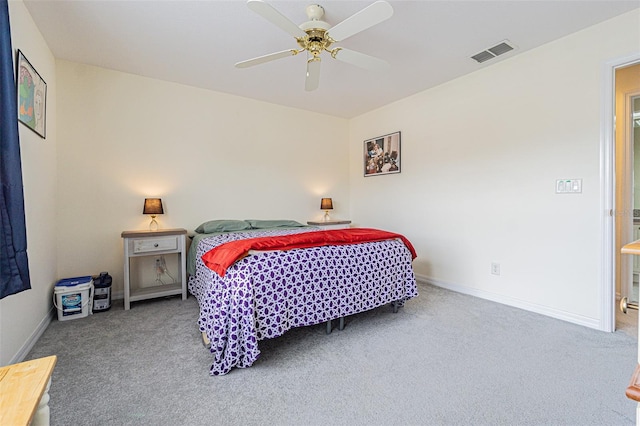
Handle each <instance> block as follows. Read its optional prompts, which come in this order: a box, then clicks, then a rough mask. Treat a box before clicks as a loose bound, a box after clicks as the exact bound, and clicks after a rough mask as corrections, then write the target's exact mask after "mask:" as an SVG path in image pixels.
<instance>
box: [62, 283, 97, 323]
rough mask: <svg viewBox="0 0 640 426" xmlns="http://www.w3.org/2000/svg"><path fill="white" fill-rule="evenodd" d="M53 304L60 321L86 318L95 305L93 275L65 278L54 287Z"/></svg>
mask: <svg viewBox="0 0 640 426" xmlns="http://www.w3.org/2000/svg"><path fill="white" fill-rule="evenodd" d="M53 304H54V306H55V307H56V309H57V310H58V321H67V320H70V319H76V318H84V317H86V316H87V315H89V314H90V313H92V312H91V308H92V307H93V279H92V278H91V276H86V277H75V278H64V279H61V280H60V281H58V282H57V283H56V286H55V287H54V289H53Z"/></svg>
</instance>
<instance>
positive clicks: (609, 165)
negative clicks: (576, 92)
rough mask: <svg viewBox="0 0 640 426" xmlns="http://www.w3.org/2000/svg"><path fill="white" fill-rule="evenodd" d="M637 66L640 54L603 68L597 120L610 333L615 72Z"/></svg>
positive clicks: (604, 299) (603, 325)
mask: <svg viewBox="0 0 640 426" xmlns="http://www.w3.org/2000/svg"><path fill="white" fill-rule="evenodd" d="M637 63H640V53H636V54H634V55H630V56H627V57H624V58H618V59H614V60H612V61H609V62H607V63H605V64H604V65H603V69H602V75H603V77H602V89H601V93H602V97H601V99H602V100H601V107H600V111H601V113H600V114H601V115H600V116H601V118H600V190H601V194H602V198H601V200H600V207H601V209H600V214H601V236H602V237H601V238H602V241H601V249H600V251H601V259H602V263H601V271H600V283H601V285H600V294H599V299H600V329H601V330H602V331H607V332H613V331H615V326H616V315H615V309H616V307H615V305H616V303H615V302H616V295H615V292H616V285H615V284H616V283H615V273H616V270H615V254H616V253H615V251H616V248H615V246H616V244H615V243H616V241H615V225H616V223H615V220H616V215H615V184H616V178H615V172H616V170H615V119H614V113H615V101H616V94H615V72H616V70H617V69H618V68H623V67H626V66H629V65H634V64H637Z"/></svg>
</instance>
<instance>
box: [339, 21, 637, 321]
mask: <svg viewBox="0 0 640 426" xmlns="http://www.w3.org/2000/svg"><path fill="white" fill-rule="evenodd" d="M638 20H639V13H638V11H635V12H632V13H628V14H626V15H622V16H620V17H618V18H616V19H613V20H610V21H607V22H605V23H602V24H600V25H597V26H594V27H591V28H588V29H586V30H584V31H581V32H578V33H575V34H573V35H570V36H568V37H565V38H563V39H560V40H557V41H554V42H552V43H549V44H546V45H544V46H542V47H540V48H537V49H535V50H532V51H529V52H525V53H522V54H520V55H517V56H515V57H513V58H510V59H507V60H504V61H503V62H500V63H497V64H495V65H492V66H490V67H487V68H485V69H483V70H480V71H478V72H476V73H474V74H471V75H468V76H465V77H462V78H459V79H457V80H454V81H451V82H449V83H447V84H443V85H441V86H439V87H436V88H433V89H431V90H427V91H425V92H422V93H419V94H417V95H415V96H412V97H409V98H406V99H403V100H401V101H399V102H396V103H393V104H390V105H388V106H385V107H383V108H380V109H379V110H376V111H373V112H371V113H368V114H364V115H362V116H360V117H357V118H355V119H353V120H351V122H350V139H351V144H350V147H351V160H352V161H351V168H350V178H351V180H350V186H349V188H350V191H351V197H350V198H351V213H352V217H353V218H354V219H356V220H357V222H358V224H359V225H366V226H375V227H384V228H387V229H391V230H394V231H399V232H402V233H405V234H406V235H407V236H408V237H409V238H410V239H411V241H412V242H413V244H414V245H415V247H416V249H417V251H418V258H417V259H416V260H415V262H414V265H415V270H416V273H417V274H418V276H419V277H421V278H423V279H425V280H429V281H431V282H434V283H436V284H438V285H441V286H444V287H448V288H452V289H455V290H458V291H462V292H466V293H469V294H473V295H477V296H480V297H485V298H488V299H492V300H497V301H500V302H503V303H507V304H511V305H514V306H519V307H523V308H526V309H530V310H533V311H536V312H540V313H544V314H547V315H551V316H554V317H558V318H562V319H566V320H569V321H573V322H576V323H579V324H584V325H587V326H590V327H596V328H597V327H598V326H599V323H600V319H601V318H600V317H601V312H600V294H599V293H600V290H601V282H600V265H601V263H602V257H601V252H600V249H601V246H602V242H601V215H600V203H601V194H600V144H601V139H600V123H601V119H602V117H601V116H600V112H601V105H602V102H603V100H602V99H601V98H600V93H601V90H602V87H603V86H602V85H603V74H602V70H603V66H604V64H605V63H606V62H608V61H610V60H612V59H615V58H620V57H625V56H628V55H630V54H632V53H637V52H638V51H640V43H639V40H640V29H639V27H638V25H637V23H638ZM604 35H606V36H604ZM396 130H400V131H401V132H402V172H401V173H400V174H398V175H390V176H375V177H366V178H365V177H362V141H363V140H365V139H369V138H372V137H374V136H376V135H382V134H386V133H389V132H393V131H396ZM569 178H579V179H582V182H583V191H582V193H581V194H563V195H559V194H555V181H556V179H569ZM492 262H497V263H500V265H501V275H500V276H495V275H492V274H491V269H490V265H491V263H492ZM460 309H464V306H461V307H460Z"/></svg>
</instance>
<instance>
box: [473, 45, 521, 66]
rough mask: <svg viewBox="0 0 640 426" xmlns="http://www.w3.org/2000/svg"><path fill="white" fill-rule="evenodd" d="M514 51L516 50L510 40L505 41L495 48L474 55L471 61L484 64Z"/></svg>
mask: <svg viewBox="0 0 640 426" xmlns="http://www.w3.org/2000/svg"><path fill="white" fill-rule="evenodd" d="M513 49H514V47H513V45H511V44H510V42H509V41H508V40H505V41H503V42H500V43H498V44H496V45H495V46H493V47H490V48H488V49H487V50H483V51H482V52H480V53H477V54H475V55H473V56H472V57H471V59H473V60H474V61H477V62H478V63H483V62H485V61H488V60H489V59H493V58H495V57H496V56H500V55H502V54H503V53H507V52H509V51H511V50H513Z"/></svg>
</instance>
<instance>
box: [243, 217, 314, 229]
mask: <svg viewBox="0 0 640 426" xmlns="http://www.w3.org/2000/svg"><path fill="white" fill-rule="evenodd" d="M245 222H247V223H249V224H250V225H251V228H253V229H267V228H283V227H300V226H304V225H303V224H301V223H299V222H296V221H295V220H257V219H247V220H245Z"/></svg>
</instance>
